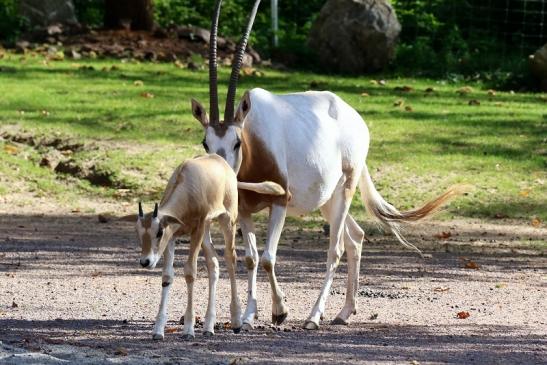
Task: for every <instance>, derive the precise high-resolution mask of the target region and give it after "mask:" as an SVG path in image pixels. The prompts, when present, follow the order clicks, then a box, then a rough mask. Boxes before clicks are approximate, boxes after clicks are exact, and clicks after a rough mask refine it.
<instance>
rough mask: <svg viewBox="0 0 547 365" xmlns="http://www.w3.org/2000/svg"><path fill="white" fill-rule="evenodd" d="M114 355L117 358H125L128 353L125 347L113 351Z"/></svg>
mask: <svg viewBox="0 0 547 365" xmlns="http://www.w3.org/2000/svg"><path fill="white" fill-rule="evenodd" d="M114 354H115V355H118V356H127V355H128V354H129V352H128V351H127V349H126V348H125V347H118V348H117V349H116V351H114Z"/></svg>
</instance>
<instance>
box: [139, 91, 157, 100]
mask: <svg viewBox="0 0 547 365" xmlns="http://www.w3.org/2000/svg"><path fill="white" fill-rule="evenodd" d="M141 96H142V97H143V98H146V99H152V98H153V97H154V94H152V93H149V92H147V91H145V92H143V93H141Z"/></svg>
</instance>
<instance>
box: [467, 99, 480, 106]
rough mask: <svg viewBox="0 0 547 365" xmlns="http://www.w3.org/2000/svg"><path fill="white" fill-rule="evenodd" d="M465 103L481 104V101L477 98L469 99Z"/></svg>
mask: <svg viewBox="0 0 547 365" xmlns="http://www.w3.org/2000/svg"><path fill="white" fill-rule="evenodd" d="M467 105H481V102H480V101H478V100H477V99H471V100H469V102H468V103H467Z"/></svg>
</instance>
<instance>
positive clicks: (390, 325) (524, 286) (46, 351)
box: [0, 212, 547, 364]
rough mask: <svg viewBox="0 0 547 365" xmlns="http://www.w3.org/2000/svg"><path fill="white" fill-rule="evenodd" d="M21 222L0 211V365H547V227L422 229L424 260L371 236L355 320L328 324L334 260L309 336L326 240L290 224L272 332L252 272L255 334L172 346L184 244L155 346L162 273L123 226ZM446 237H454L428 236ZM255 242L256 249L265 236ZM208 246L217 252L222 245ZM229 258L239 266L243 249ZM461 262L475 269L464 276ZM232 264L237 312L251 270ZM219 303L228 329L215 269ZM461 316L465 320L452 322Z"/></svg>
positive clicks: (92, 221)
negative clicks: (143, 264) (280, 313)
mask: <svg viewBox="0 0 547 365" xmlns="http://www.w3.org/2000/svg"><path fill="white" fill-rule="evenodd" d="M27 213H28V214H24V215H8V214H6V212H0V363H1V364H61V363H79V364H103V363H139V364H178V363H181V364H186V363H207V364H244V363H268V364H270V363H287V364H289V363H290V364H298V363H302V364H303V363H313V364H326V363H328V364H339V363H348V364H349V363H351V364H355V363H363V364H377V363H381V364H392V363H396V364H439V363H442V364H444V363H450V364H494V363H495V364H540V363H546V362H547V341H546V338H547V337H546V336H547V312H546V311H545V307H546V305H547V295H546V293H547V291H546V280H547V265H546V264H547V261H546V259H545V256H544V252H542V251H541V250H540V251H538V250H531V249H528V248H527V246H526V244H525V243H526V242H528V241H530V240H531V241H533V242H537V241H541V240H545V238H546V237H547V229H545V228H534V227H531V226H524V225H519V224H517V223H515V222H503V224H494V223H488V224H485V223H481V222H471V221H459V222H450V223H446V222H429V223H427V224H423V225H420V226H416V227H413V228H412V229H411V230H410V232H409V237H410V239H411V241H412V242H414V243H416V244H417V245H418V246H419V247H421V248H423V249H424V251H425V252H426V253H428V254H429V255H430V258H428V259H420V258H418V257H417V256H416V255H415V254H413V253H411V252H408V251H405V250H403V249H401V247H400V246H398V245H396V244H395V243H394V240H393V238H392V237H389V236H384V235H381V234H378V233H376V234H374V235H372V236H369V237H368V242H366V243H365V245H364V249H363V261H362V264H361V281H360V283H361V288H360V296H359V299H358V305H359V310H358V313H357V315H356V316H354V317H353V318H352V322H351V323H350V324H349V325H348V326H333V325H330V324H329V321H330V320H331V319H333V318H334V316H335V315H336V314H337V312H338V310H339V309H340V308H341V307H342V305H343V301H344V293H345V279H346V265H345V262H342V264H341V265H340V268H339V270H338V273H337V276H336V279H335V282H334V284H333V289H332V295H331V296H330V298H329V301H328V303H327V310H326V313H325V321H324V323H323V324H322V327H321V328H320V330H318V331H312V332H310V331H305V330H302V329H301V325H302V324H303V321H304V319H305V318H306V316H307V314H308V311H309V310H310V309H311V307H312V304H313V303H314V301H315V299H316V297H317V295H318V291H319V287H320V285H321V282H322V278H323V275H324V268H325V259H326V248H327V245H328V242H327V238H326V237H325V236H324V234H323V232H322V227H321V224H320V223H318V224H317V227H316V228H309V229H302V228H299V227H296V226H288V227H287V228H286V229H285V232H284V234H283V236H282V241H281V245H280V248H279V256H278V265H277V272H278V278H279V281H280V283H281V285H282V288H283V290H284V291H285V294H286V301H287V304H288V307H289V308H290V313H289V317H288V320H287V322H286V323H285V324H283V325H282V326H281V327H278V328H275V327H272V326H270V324H269V318H270V308H271V304H270V291H269V285H268V282H267V279H266V276H265V274H264V272H263V271H261V270H259V285H258V291H259V311H260V318H259V320H258V323H257V325H258V326H257V328H255V330H253V331H252V332H248V333H240V334H238V335H236V334H233V333H232V332H231V330H229V329H220V330H218V331H217V334H216V335H215V336H214V337H213V338H203V337H202V336H201V329H197V330H196V339H195V340H194V341H184V340H183V339H182V338H181V333H180V331H181V326H180V325H179V324H178V319H179V318H180V317H181V315H182V314H183V312H184V306H185V295H186V288H185V284H184V280H183V279H182V262H183V260H184V259H185V255H186V249H187V244H186V243H184V242H182V243H181V244H179V245H178V249H177V255H178V259H177V261H176V272H177V275H179V276H178V277H176V278H175V284H174V288H173V290H172V296H171V302H170V319H171V322H170V323H169V324H168V327H170V328H176V330H177V332H175V333H169V334H166V339H165V341H163V342H154V341H152V340H151V331H152V323H153V319H154V317H155V314H156V310H157V305H158V303H159V299H160V290H161V274H160V269H156V270H155V271H152V272H150V271H144V270H142V269H140V267H139V266H138V263H137V259H138V253H137V251H136V249H135V234H134V232H133V227H132V226H131V224H127V223H118V222H109V223H104V224H103V223H99V222H98V220H97V218H96V217H95V216H93V217H89V216H88V217H86V216H81V215H79V214H81V213H78V212H75V213H66V214H63V215H59V216H55V215H51V214H46V215H36V216H32V215H31V214H30V212H27ZM443 231H444V232H450V237H447V238H445V239H440V238H437V237H435V235H436V234H439V233H440V232H443ZM259 232H261V233H260V234H259V238H260V239H259V242H263V233H262V232H264V227H263V226H261V225H260V226H259ZM445 236H446V235H445ZM215 242H216V246H217V248H219V252H220V251H221V250H220V247H221V246H222V241H221V240H220V238H219V237H218V235H216V236H215ZM544 247H545V246H544ZM238 253H239V254H240V256H241V255H243V251H242V247H239V248H238ZM469 260H471V261H469ZM469 262H473V263H475V264H477V265H478V266H479V268H478V269H470V268H465V265H466V263H469ZM238 265H239V266H238V278H239V285H240V286H239V288H240V297H241V301H242V303H245V299H246V297H245V290H246V270H245V269H244V265H243V264H242V263H241V262H239V264H238ZM468 266H469V265H468ZM471 266H474V265H471ZM199 276H200V278H199V280H198V281H197V292H198V293H205V290H206V285H207V279H206V271H205V266H204V265H203V262H202V259H201V258H200V264H199ZM218 298H219V300H218V303H217V309H218V321H219V322H220V324H221V327H222V323H224V322H226V321H228V320H229V300H228V298H229V283H228V279H227V275H226V271H225V266H224V264H223V262H221V279H220V282H219V295H218ZM205 306H206V296H205V295H199V296H198V298H197V303H196V308H197V313H198V315H200V316H203V315H204V312H205ZM462 311H465V312H469V314H470V316H469V317H468V318H466V319H458V318H457V313H458V312H462Z"/></svg>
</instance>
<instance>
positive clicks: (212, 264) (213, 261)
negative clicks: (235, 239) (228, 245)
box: [203, 225, 219, 336]
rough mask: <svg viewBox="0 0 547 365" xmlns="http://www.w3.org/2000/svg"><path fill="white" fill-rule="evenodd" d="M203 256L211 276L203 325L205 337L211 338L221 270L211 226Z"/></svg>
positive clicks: (213, 330)
mask: <svg viewBox="0 0 547 365" xmlns="http://www.w3.org/2000/svg"><path fill="white" fill-rule="evenodd" d="M203 254H204V256H205V262H206V263H207V272H208V274H209V301H208V303H207V313H206V314H205V323H204V325H203V335H204V336H211V335H213V334H214V333H215V322H216V316H217V314H216V288H217V283H218V276H219V268H218V257H217V253H216V251H215V248H214V247H213V242H212V240H211V232H210V231H209V225H207V227H206V228H205V240H204V242H203Z"/></svg>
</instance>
